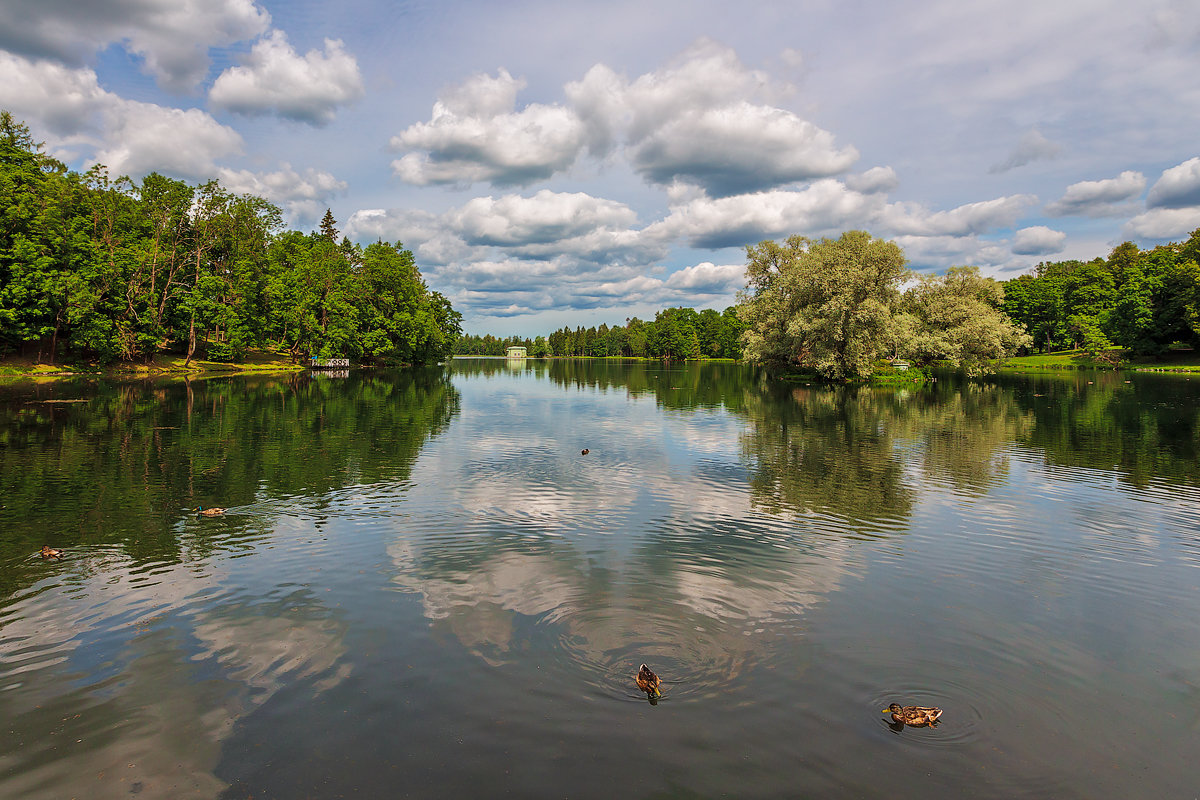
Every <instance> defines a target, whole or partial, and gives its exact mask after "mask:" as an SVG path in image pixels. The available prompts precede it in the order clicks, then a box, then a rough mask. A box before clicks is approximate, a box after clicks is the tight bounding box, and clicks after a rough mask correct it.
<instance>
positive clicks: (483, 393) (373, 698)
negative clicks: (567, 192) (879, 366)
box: [0, 359, 1200, 799]
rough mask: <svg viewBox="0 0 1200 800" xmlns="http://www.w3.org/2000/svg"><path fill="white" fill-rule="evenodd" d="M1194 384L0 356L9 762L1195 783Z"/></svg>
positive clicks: (439, 788)
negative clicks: (30, 363) (52, 369)
mask: <svg viewBox="0 0 1200 800" xmlns="http://www.w3.org/2000/svg"><path fill="white" fill-rule="evenodd" d="M1126 380H1129V381H1130V382H1129V383H1126V382H1125V381H1126ZM1089 381H1090V383H1089ZM1198 399H1200V381H1196V382H1192V381H1188V380H1186V379H1184V378H1180V377H1176V376H1162V375H1134V376H1120V375H1113V374H1097V375H1084V374H1083V373H1064V374H1061V375H1051V376H1037V377H1029V376H1001V377H997V378H992V379H989V380H984V381H977V382H966V381H960V380H955V379H950V378H943V379H942V380H941V381H939V382H938V383H937V384H935V385H932V386H930V387H928V388H922V389H904V388H901V389H879V388H877V389H870V388H860V389H854V388H829V387H821V386H815V385H814V386H808V385H804V384H798V385H786V384H780V383H775V382H771V381H768V380H767V379H766V378H765V377H764V376H762V375H761V374H759V373H757V372H756V371H754V370H752V369H750V368H747V367H744V366H741V365H733V364H688V365H674V366H662V365H659V364H647V363H622V362H605V361H568V360H553V361H549V362H547V361H538V360H529V361H505V360H503V359H500V360H489V359H459V360H456V361H455V362H453V363H452V364H450V365H449V366H447V367H446V368H445V369H436V370H420V371H405V372H378V373H374V372H367V371H354V372H351V373H350V374H349V376H348V377H318V376H309V375H297V376H288V377H271V376H267V377H264V376H249V377H230V378H220V379H211V380H204V381H191V382H163V383H156V382H136V383H113V382H107V381H94V380H88V381H82V380H81V381H65V382H55V383H49V384H32V383H2V384H0V492H2V494H0V720H2V721H3V725H0V797H13V798H16V797H20V798H47V799H49V798H54V799H57V798H67V797H88V798H118V797H119V798H125V797H129V796H131V795H137V796H139V797H152V798H158V797H162V798H177V797H189V798H190V797H196V798H226V797H227V798H249V797H254V798H263V797H274V798H304V797H330V798H332V797H342V796H361V797H413V798H426V797H428V798H444V797H456V796H457V797H485V796H498V795H510V796H514V797H547V798H549V797H556V798H557V797H570V798H610V797H617V796H620V797H632V798H642V797H646V798H666V797H679V798H690V797H720V796H728V797H739V798H755V797H763V798H768V797H784V796H789V797H791V796H812V797H831V798H832V797H847V798H851V797H852V798H873V797H880V798H883V797H889V798H893V797H914V798H916V797H921V798H925V797H929V796H940V797H963V796H971V797H982V798H1011V797H1055V798H1106V797H1113V798H1116V797H1192V796H1194V795H1195V792H1196V787H1197V785H1198V784H1197V780H1196V778H1195V775H1194V770H1193V768H1192V760H1193V758H1194V754H1195V752H1196V748H1197V746H1198V745H1200V590H1198V589H1197V584H1198V583H1200V571H1198V568H1200V502H1198V501H1200V462H1198V461H1197V455H1198V449H1200V404H1198V403H1197V400H1198ZM61 400H83V401H86V402H73V403H62V402H47V401H61ZM583 449H587V450H588V451H589V452H588V454H587V455H582V454H581V451H582V450H583ZM198 506H204V507H212V506H224V507H227V509H228V511H227V513H226V514H225V515H224V516H218V517H202V516H200V515H198V514H196V513H195V509H196V508H197V507H198ZM44 544H48V545H51V546H53V547H58V548H62V549H64V550H65V556H64V557H63V558H62V559H61V560H45V559H42V558H41V557H40V556H39V555H38V549H39V548H40V547H41V546H42V545H44ZM643 662H645V663H647V664H649V665H650V666H652V667H653V668H654V669H655V671H657V672H658V673H659V674H660V675H661V677H662V678H663V680H664V685H663V696H662V698H661V699H659V700H658V701H657V703H656V704H653V705H652V704H651V703H649V702H648V701H647V698H646V696H645V695H644V694H643V693H641V692H639V691H638V689H637V687H636V686H635V684H634V681H633V675H634V673H636V672H637V668H638V665H639V664H641V663H643ZM893 700H895V701H898V702H901V703H903V704H921V705H937V706H940V707H941V708H943V709H944V711H945V713H944V716H943V718H942V720H943V721H942V723H941V724H940V725H938V726H937V727H936V728H929V729H915V728H907V729H904V730H900V731H896V730H893V729H892V728H891V727H889V725H888V721H887V718H886V717H885V715H884V714H882V713H881V709H882V708H884V707H885V706H886V705H887V704H888V703H889V702H891V701H893Z"/></svg>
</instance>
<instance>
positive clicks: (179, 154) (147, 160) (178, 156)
mask: <svg viewBox="0 0 1200 800" xmlns="http://www.w3.org/2000/svg"><path fill="white" fill-rule="evenodd" d="M106 116H107V118H108V124H107V126H106V128H107V130H106V132H105V137H104V138H105V141H106V143H105V145H104V146H103V147H101V148H100V149H99V150H98V151H97V152H96V156H95V160H96V161H98V162H100V163H101V164H105V165H107V166H108V169H109V172H110V174H113V175H131V176H135V177H140V176H143V175H146V174H147V173H149V172H154V171H158V172H165V173H167V174H169V175H180V176H184V177H188V178H208V177H211V176H212V175H213V174H214V173H215V172H216V171H217V165H216V160H217V159H219V158H224V157H226V156H231V155H236V154H239V153H241V152H242V137H241V136H240V135H238V133H237V131H235V130H233V129H232V128H227V127H225V126H224V125H222V124H220V123H219V122H217V121H216V120H215V119H213V118H212V117H211V116H209V115H208V114H206V113H204V112H203V111H201V110H199V109H196V108H191V109H187V110H186V111H185V110H183V109H178V108H164V107H163V106H158V105H154V104H153V103H139V102H137V101H135V100H120V101H119V102H117V103H114V104H113V105H112V106H111V107H110V108H109V109H108V111H107V112H106Z"/></svg>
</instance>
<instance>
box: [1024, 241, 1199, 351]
mask: <svg viewBox="0 0 1200 800" xmlns="http://www.w3.org/2000/svg"><path fill="white" fill-rule="evenodd" d="M1003 286H1004V305H1003V308H1004V311H1005V312H1006V313H1007V314H1008V315H1009V316H1010V317H1011V318H1012V319H1013V320H1014V321H1016V322H1017V323H1018V324H1020V325H1021V326H1023V327H1024V328H1025V330H1026V331H1028V332H1029V333H1030V335H1032V336H1033V340H1034V346H1035V347H1036V348H1037V349H1038V350H1039V351H1043V352H1046V351H1051V350H1065V349H1072V348H1075V347H1083V348H1084V349H1086V350H1087V351H1089V353H1092V354H1094V355H1097V356H1104V355H1105V353H1106V352H1107V351H1108V348H1110V347H1112V346H1114V345H1116V346H1119V347H1123V348H1126V349H1128V350H1129V351H1130V353H1132V354H1134V355H1140V356H1155V355H1161V354H1162V353H1164V352H1166V351H1167V350H1168V349H1169V348H1170V347H1171V346H1172V345H1174V344H1183V345H1190V346H1193V347H1195V346H1197V345H1200V229H1197V230H1195V231H1193V232H1192V235H1191V237H1190V238H1189V239H1188V240H1187V241H1184V242H1175V243H1171V244H1165V245H1160V246H1158V247H1155V248H1153V249H1152V250H1140V249H1138V247H1137V245H1135V244H1134V243H1133V242H1125V243H1124V244H1121V245H1119V246H1117V247H1116V248H1115V249H1113V251H1112V252H1111V253H1110V254H1109V255H1108V258H1094V259H1092V260H1091V261H1086V262H1084V261H1058V262H1053V263H1042V264H1038V266H1037V267H1036V268H1035V269H1034V271H1033V272H1032V274H1027V275H1021V276H1019V277H1017V278H1014V279H1012V280H1009V281H1005V282H1004V284H1003ZM1109 357H1111V356H1109Z"/></svg>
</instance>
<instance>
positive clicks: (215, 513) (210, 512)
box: [196, 506, 225, 517]
mask: <svg viewBox="0 0 1200 800" xmlns="http://www.w3.org/2000/svg"><path fill="white" fill-rule="evenodd" d="M196 513H197V514H200V515H201V516H204V517H219V516H221V515H222V514H224V513H225V509H223V508H205V507H204V506H200V507H199V508H197V509H196Z"/></svg>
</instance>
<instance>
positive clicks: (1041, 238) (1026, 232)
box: [1012, 225, 1067, 256]
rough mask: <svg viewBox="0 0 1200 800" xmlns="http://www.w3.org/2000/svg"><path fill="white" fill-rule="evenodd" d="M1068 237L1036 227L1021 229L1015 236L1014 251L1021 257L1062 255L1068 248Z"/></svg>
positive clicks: (1061, 233) (1043, 227)
mask: <svg viewBox="0 0 1200 800" xmlns="http://www.w3.org/2000/svg"><path fill="white" fill-rule="evenodd" d="M1066 241H1067V235H1066V234H1065V233H1063V232H1062V231H1056V230H1053V229H1052V228H1047V227H1046V226H1045V225H1034V226H1033V227H1030V228H1021V230H1019V231H1017V232H1016V234H1015V235H1014V236H1013V245H1012V251H1013V253H1015V254H1016V255H1019V256H1045V255H1050V254H1052V253H1061V252H1062V251H1063V250H1064V249H1065V248H1066Z"/></svg>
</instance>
